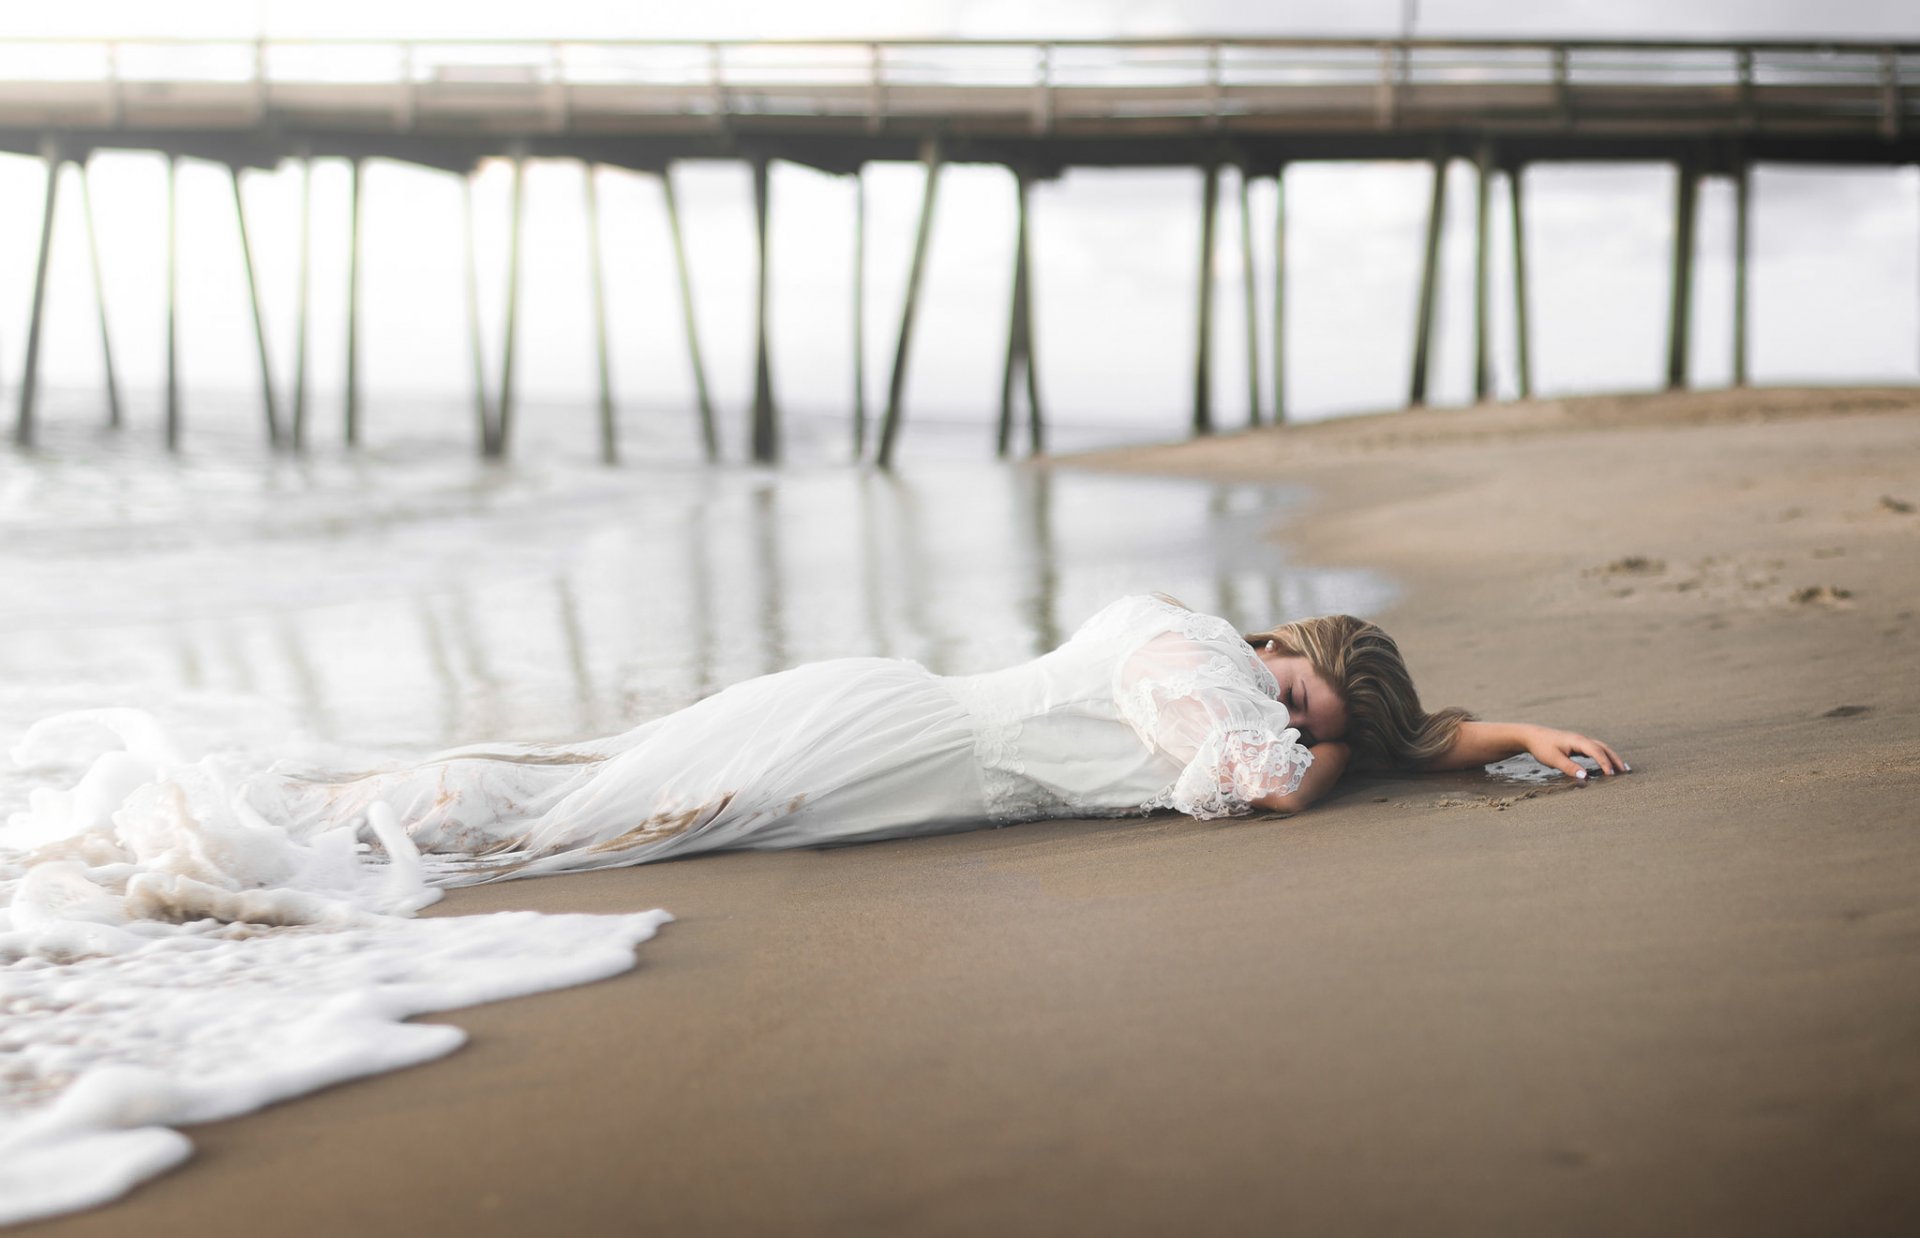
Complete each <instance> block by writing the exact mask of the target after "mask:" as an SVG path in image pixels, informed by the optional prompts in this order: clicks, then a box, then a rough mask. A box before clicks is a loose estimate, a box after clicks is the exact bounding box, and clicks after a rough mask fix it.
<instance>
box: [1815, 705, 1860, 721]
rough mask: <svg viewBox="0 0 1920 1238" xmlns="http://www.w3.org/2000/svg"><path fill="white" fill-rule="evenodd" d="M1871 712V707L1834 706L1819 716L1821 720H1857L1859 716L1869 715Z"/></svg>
mask: <svg viewBox="0 0 1920 1238" xmlns="http://www.w3.org/2000/svg"><path fill="white" fill-rule="evenodd" d="M1872 712H1873V706H1871V705H1835V706H1834V707H1833V708H1832V709H1829V710H1828V711H1827V712H1826V713H1824V714H1821V715H1820V716H1821V717H1822V718H1858V717H1859V716H1860V715H1861V714H1870V713H1872Z"/></svg>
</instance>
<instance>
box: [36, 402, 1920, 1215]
mask: <svg viewBox="0 0 1920 1238" xmlns="http://www.w3.org/2000/svg"><path fill="white" fill-rule="evenodd" d="M1043 467H1072V468H1106V469H1112V468H1121V469H1132V470H1137V471H1153V472H1161V473H1177V474H1185V475H1196V476H1206V477H1210V478H1216V479H1222V480H1227V479H1232V480H1239V479H1257V480H1263V481H1282V482H1286V481H1296V482H1306V483H1308V484H1311V485H1312V486H1314V488H1315V497H1314V498H1313V499H1312V500H1311V501H1310V504H1309V506H1308V507H1307V508H1306V509H1305V510H1304V511H1302V512H1300V513H1298V514H1296V515H1295V516H1294V517H1293V518H1292V519H1291V520H1290V521H1289V524H1288V526H1287V528H1285V529H1283V530H1281V531H1280V533H1279V536H1280V537H1281V539H1282V540H1284V541H1287V542H1288V543H1289V544H1290V545H1291V546H1293V547H1297V551H1296V557H1298V558H1300V559H1301V560H1302V561H1305V562H1309V563H1323V564H1324V563H1336V562H1337V563H1342V564H1352V565H1358V566H1363V567H1369V568H1375V569H1378V570H1382V571H1385V572H1386V573H1388V574H1389V575H1391V576H1393V577H1394V578H1395V579H1396V580H1397V581H1398V582H1399V583H1400V584H1401V586H1402V588H1401V592H1400V596H1399V600H1398V601H1397V602H1395V603H1394V604H1393V605H1392V606H1391V607H1390V608H1389V610H1388V611H1387V613H1385V614H1384V615H1382V616H1381V618H1382V621H1383V623H1384V624H1385V625H1386V626H1387V627H1388V630H1389V631H1391V632H1393V633H1394V635H1395V636H1396V638H1397V639H1398V640H1399V641H1400V642H1401V644H1402V647H1403V649H1404V650H1405V651H1406V653H1407V656H1408V658H1409V661H1410V663H1411V664H1412V666H1413V668H1414V671H1415V673H1416V676H1417V677H1418V679H1419V681H1420V683H1421V685H1422V689H1423V694H1424V695H1425V697H1426V699H1427V701H1428V703H1429V704H1440V703H1450V702H1452V701H1455V700H1458V701H1459V702H1460V703H1463V704H1467V705H1470V706H1472V707H1474V708H1475V709H1476V710H1477V711H1478V712H1481V713H1482V714H1484V715H1485V716H1489V717H1504V716H1519V717H1525V718H1530V719H1537V720H1539V721H1543V722H1552V723H1557V724H1560V725H1566V726H1570V727H1574V728H1576V729H1582V730H1588V731H1590V732H1591V733H1595V734H1598V735H1600V736H1601V737H1602V738H1605V739H1607V740H1608V741H1609V742H1611V743H1613V744H1614V746H1615V747H1617V748H1619V749H1620V750H1621V751H1622V752H1623V754H1624V755H1625V756H1626V757H1627V758H1628V759H1629V760H1630V761H1631V762H1632V763H1633V765H1634V767H1635V770H1636V771H1637V772H1636V773H1635V774H1633V775H1631V776H1627V777H1624V778H1620V779H1616V780H1606V781H1604V782H1603V783H1601V785H1597V786H1592V787H1584V788H1583V787H1572V786H1565V785H1551V784H1550V785H1547V786H1543V787H1539V788H1520V787H1512V786H1506V785H1502V784H1497V783H1490V782H1489V781H1488V780H1487V779H1485V778H1484V777H1482V776H1480V775H1478V774H1458V775H1432V776H1426V777H1409V776H1392V777H1370V778H1363V779H1355V780H1353V781H1352V782H1351V783H1350V784H1348V785H1343V787H1342V788H1341V789H1339V791H1337V793H1336V794H1335V795H1334V796H1333V797H1332V798H1331V799H1330V800H1329V801H1328V802H1326V803H1325V804H1324V805H1321V806H1318V807H1316V808H1315V809H1314V810H1313V811H1311V812H1309V813H1306V814H1303V815H1301V816H1300V817H1297V818H1293V819H1289V820H1284V821H1280V820H1270V821H1261V822H1253V823H1246V822H1243V823H1237V824H1236V823H1232V822H1226V823H1199V822H1194V821H1190V820H1187V819H1184V818H1166V817H1160V818H1152V819H1148V820H1145V821H1101V822H1084V821H1082V822H1076V821H1056V822H1045V823H1038V824H1032V825H1023V826H1017V827H1011V828H1008V829H1002V830H986V831H979V832H975V833H969V834H958V835H948V836H943V837H938V838H928V839H916V840H910V841H902V842H889V843H873V844H866V845H863V846H859V847H851V848H841V849H836V850H832V851H825V852H806V851H803V852H743V853H732V854H722V855H715V856H708V857H699V858H696V859H693V860H687V861H680V862H672V863H666V864H659V865H653V866H643V867H641V868H635V869H625V870H614V871H605V872H595V873H586V874H578V875H572V876H569V877H567V878H565V879H564V880H556V879H541V880H535V881H527V882H511V883H504V884H501V885H497V886H489V887H477V888H470V889H465V890H457V891H453V892H451V893H450V895H449V897H448V898H447V899H446V900H445V901H444V902H443V903H441V904H440V905H439V906H438V907H436V908H434V909H433V914H460V913H472V912H483V911H493V910H506V909H511V908H522V907H526V908H534V909H538V910H545V911H599V912H615V911H639V910H645V909H647V908H651V907H656V906H658V907H665V908H668V909H670V910H671V911H673V913H674V914H675V916H676V922H675V923H674V924H671V925H668V926H666V927H665V928H664V929H663V930H662V931H661V933H660V935H659V937H658V938H656V939H655V940H654V941H652V942H650V943H648V944H647V945H646V946H645V947H644V948H643V949H642V950H641V951H640V953H639V956H638V959H639V961H638V965H637V966H636V968H635V969H634V970H633V971H632V972H630V973H627V974H626V975H623V976H621V977H617V978H615V979H613V980H609V981H605V982H602V983H599V984H595V985H590V986H586V987H582V988H577V989H569V990H561V991H558V992H551V993H546V994H541V995H537V996H534V997H530V998H523V999H516V1000H512V1001H507V1002H501V1003H496V1004H493V1005H489V1006H483V1007H476V1008H471V1009H468V1010H462V1011H457V1012H452V1013H451V1014H449V1015H446V1016H437V1017H435V1018H434V1019H433V1020H430V1021H434V1022H449V1023H453V1024H455V1025H457V1026H460V1027H462V1028H464V1029H466V1030H467V1031H468V1032H469V1034H470V1036H471V1041H470V1043H469V1044H468V1046H467V1047H466V1048H464V1049H462V1050H461V1051H460V1052H458V1053H456V1054H454V1055H453V1056H452V1057H450V1058H446V1059H443V1060H441V1061H439V1062H435V1063H432V1064H429V1065H426V1066H422V1067H418V1068H415V1069H411V1070H408V1071H405V1072H401V1073H398V1074H394V1075H388V1076H379V1077H374V1078H370V1079H367V1080H363V1081H359V1082H355V1083H352V1084H348V1085H345V1086H342V1087H338V1088H333V1089H329V1090H327V1091H325V1092H322V1093H318V1094H315V1095H312V1096H308V1097H304V1098H301V1099H300V1100H298V1101H296V1102H294V1103H291V1104H287V1105H282V1106H278V1107H275V1108H272V1109H268V1110H265V1111H262V1112H259V1113H255V1114H251V1115H248V1116H246V1117H242V1118H239V1119H235V1120H232V1121H228V1122H221V1123H213V1124H208V1125H205V1126H199V1127H194V1128H191V1130H190V1132H189V1134H190V1135H191V1137H192V1138H193V1140H194V1142H195V1144H196V1146H197V1153H196V1156H195V1158H194V1161H193V1163H191V1164H189V1165H187V1166H186V1167H184V1168H183V1169H182V1170H181V1171H179V1172H176V1173H174V1174H171V1175H168V1176H166V1177H164V1178H161V1179H158V1180H156V1181H154V1182H152V1183H149V1184H147V1185H146V1186H143V1187H142V1188H140V1189H139V1190H137V1191H136V1192H134V1193H133V1194H132V1195H131V1196H129V1197H128V1198H127V1199H126V1200H124V1201H122V1202H120V1203H118V1204H114V1205H109V1206H108V1207H105V1208H102V1209H99V1210H95V1211H93V1212H88V1213H81V1214H76V1215H74V1216H70V1217H65V1218H60V1219H56V1220H53V1221H50V1222H46V1223H42V1224H40V1225H37V1226H27V1227H22V1228H21V1229H20V1230H19V1231H17V1232H21V1233H35V1234H38V1233H47V1234H56V1233H59V1234H116V1233H120V1232H124V1231H125V1230H127V1229H129V1228H134V1227H138V1228H140V1229H142V1230H143V1231H144V1232H150V1233H155V1234H160V1235H166V1234H174V1233H180V1234H185V1233H187V1232H189V1231H192V1232H193V1233H195V1234H196V1235H199V1236H200V1238H206V1236H207V1235H218V1234H226V1233H233V1234H239V1233H242V1232H250V1231H252V1230H254V1229H257V1228H258V1225H259V1218H260V1217H262V1216H272V1217H274V1218H275V1224H276V1228H279V1229H282V1230H285V1231H286V1232H289V1233H292V1234H296V1235H299V1234H308V1233H311V1234H316V1235H317V1234H321V1233H332V1232H337V1231H339V1230H341V1229H342V1228H344V1227H354V1228H357V1229H359V1230H360V1231H362V1232H366V1233H369V1234H376V1235H377V1234H388V1233H391V1234H399V1233H402V1232H417V1231H419V1230H422V1229H425V1230H427V1231H429V1232H431V1231H434V1230H438V1229H453V1228H459V1229H461V1230H462V1231H465V1232H470V1233H475V1234H503V1235H504V1234H522V1233H526V1232H529V1231H544V1230H550V1229H552V1230H559V1231H561V1232H570V1233H609V1234H611V1233H630V1232H634V1231H636V1230H642V1229H649V1228H673V1229H680V1230H690V1231H694V1232H723V1233H816V1232H818V1233H829V1232H830V1233H834V1234H847V1233H875V1234H882V1233H899V1232H902V1231H909V1232H915V1233H978V1232H982V1231H985V1230H989V1229H991V1230H997V1231H1004V1232H1009V1233H1015V1234H1026V1233H1032V1234H1041V1233H1059V1232H1063V1231H1066V1232H1076V1231H1080V1230H1092V1229H1096V1228H1097V1229H1100V1230H1103V1231H1107V1232H1111V1233H1118V1234H1135V1233H1138V1234H1149V1233H1164V1232H1168V1231H1169V1230H1176V1231H1189V1230H1191V1231H1198V1232H1249V1231H1270V1230H1287V1229H1301V1230H1310V1231H1368V1232H1399V1231H1407V1232H1422V1233H1432V1232H1442V1233H1483V1232H1487V1231H1489V1230H1495V1231H1509V1232H1511V1231H1527V1230H1534V1231H1539V1230H1545V1231H1550V1232H1582V1233H1584V1232H1594V1233H1619V1232H1643V1231H1652V1232H1673V1231H1676V1230H1683V1229H1684V1230H1687V1231H1692V1232H1704V1233H1722V1232H1724V1233H1729V1234H1731V1233H1740V1234H1789V1233H1806V1232H1835V1231H1839V1232H1849V1233H1863V1234H1871V1233H1896V1232H1903V1231H1905V1230H1907V1229H1908V1228H1910V1227H1911V1225H1912V1224H1913V1223H1914V1222H1915V1220H1916V1219H1917V1218H1920V1184H1916V1183H1915V1182H1914V1180H1913V1175H1912V1173H1911V1166H1912V1164H1913V1160H1914V1155H1915V1153H1916V1152H1920V1053H1916V1051H1915V1049H1914V1047H1913V1046H1914V1044H1915V1039H1914V1038H1915V1036H1916V1035H1920V979H1917V978H1916V976H1915V974H1914V968H1913V966H1912V957H1913V948H1914V941H1915V936H1914V934H1915V932H1916V929H1917V928H1920V896H1916V894H1915V893H1914V892H1915V891H1916V890H1920V839H1916V838H1915V837H1914V836H1913V833H1912V830H1911V821H1912V818H1913V813H1914V808H1913V805H1915V804H1916V803H1920V682H1916V681H1917V680H1920V669H1916V668H1920V618H1917V617H1916V614H1915V610H1916V608H1920V514H1916V513H1915V512H1914V511H1912V510H1908V511H1901V510H1898V506H1897V505H1899V504H1908V505H1920V483H1915V482H1914V481H1912V480H1911V479H1913V478H1915V477H1920V391H1911V390H1899V389H1882V390H1853V389H1836V390H1818V391H1783V390H1769V391H1754V392H1730V393H1722V392H1712V393H1681V394H1677V395H1672V396H1651V397H1595V398H1591V399H1583V400H1570V401H1540V402H1535V403H1533V404H1529V405H1502V406H1489V407H1484V408H1473V409H1463V410H1433V411H1429V412H1421V413H1393V414H1381V415H1378V416H1372V417H1364V418H1347V419H1341V420H1339V421H1330V422H1319V423H1311V424H1308V425H1305V426H1301V427H1298V428H1293V427H1289V428H1284V429H1278V430H1262V431H1255V432H1249V433H1243V434H1236V435H1232V436H1220V437H1218V438H1215V439H1212V440H1204V441H1199V442H1193V443H1184V444H1179V445H1175V446H1168V447H1159V448H1134V449H1126V450H1124V451H1119V452H1103V453H1097V454H1095V455H1091V456H1084V457H1077V458H1074V459H1072V460H1063V461H1055V462H1049V463H1047V464H1045V465H1043ZM1885 499H1891V500H1893V505H1888V504H1886V503H1884V502H1883V500H1885Z"/></svg>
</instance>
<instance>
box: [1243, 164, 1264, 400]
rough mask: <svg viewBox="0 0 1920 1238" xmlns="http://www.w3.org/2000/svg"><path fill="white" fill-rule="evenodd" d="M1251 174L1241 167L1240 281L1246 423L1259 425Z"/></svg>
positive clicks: (1257, 340) (1258, 322)
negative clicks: (1244, 332) (1243, 306)
mask: <svg viewBox="0 0 1920 1238" xmlns="http://www.w3.org/2000/svg"><path fill="white" fill-rule="evenodd" d="M1252 181H1253V174H1252V173H1251V172H1250V171H1249V170H1248V168H1247V166H1246V165H1245V164H1242V165H1241V166H1240V283H1241V286H1242V291H1243V292H1244V294H1245V296H1244V298H1243V299H1244V300H1245V302H1246V311H1245V314H1246V320H1247V424H1248V425H1250V426H1257V425H1259V424H1260V301H1259V296H1258V294H1257V293H1256V292H1255V290H1254V270H1253V195H1252V192H1251V189H1252Z"/></svg>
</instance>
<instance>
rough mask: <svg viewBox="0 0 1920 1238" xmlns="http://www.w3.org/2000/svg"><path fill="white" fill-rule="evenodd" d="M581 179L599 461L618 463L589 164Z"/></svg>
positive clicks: (595, 194) (596, 206) (596, 195)
mask: <svg viewBox="0 0 1920 1238" xmlns="http://www.w3.org/2000/svg"><path fill="white" fill-rule="evenodd" d="M580 168H581V172H582V173H583V175H584V178H585V185H584V188H585V191H586V212H587V281H588V285H589V290H590V292H591V293H592V298H593V343H594V360H595V361H596V363H597V371H598V375H597V376H598V378H599V382H600V459H601V462H602V463H605V464H618V463H619V462H620V441H619V439H620V427H619V423H618V422H617V421H616V420H615V416H614V408H613V358H612V353H611V350H610V348H609V345H608V341H607V284H606V272H605V270H604V263H603V262H602V261H601V255H600V190H599V186H598V184H597V181H596V176H595V171H596V170H595V168H594V165H593V164H591V163H583V164H581V165H580Z"/></svg>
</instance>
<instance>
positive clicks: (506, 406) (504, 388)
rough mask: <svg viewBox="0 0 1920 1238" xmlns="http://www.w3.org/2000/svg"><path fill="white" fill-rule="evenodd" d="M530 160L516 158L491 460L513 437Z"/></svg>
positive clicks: (519, 155)
mask: <svg viewBox="0 0 1920 1238" xmlns="http://www.w3.org/2000/svg"><path fill="white" fill-rule="evenodd" d="M526 194H527V157H526V154H525V152H524V151H515V152H514V155H513V182H512V187H511V188H510V189H509V190H508V206H507V305H506V311H505V321H504V324H503V326H504V330H503V331H502V340H501V344H500V404H499V408H498V411H497V415H496V416H495V417H494V422H493V440H492V442H490V443H488V444H486V445H485V452H484V454H485V455H486V457H487V458H488V459H490V460H500V459H504V458H505V457H506V454H507V441H508V437H509V436H510V435H511V434H512V433H513V412H514V408H513V380H514V377H515V375H514V361H515V354H516V351H517V350H516V346H517V345H518V343H519V341H520V234H521V231H522V226H523V224H524V223H525V215H526Z"/></svg>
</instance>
